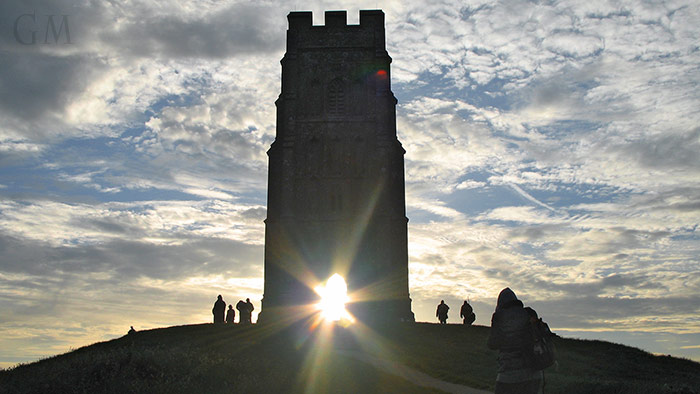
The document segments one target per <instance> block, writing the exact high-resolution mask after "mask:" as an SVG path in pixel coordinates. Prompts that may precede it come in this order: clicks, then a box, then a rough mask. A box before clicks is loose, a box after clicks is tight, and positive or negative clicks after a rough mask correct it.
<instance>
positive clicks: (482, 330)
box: [0, 323, 700, 394]
mask: <svg viewBox="0 0 700 394" xmlns="http://www.w3.org/2000/svg"><path fill="white" fill-rule="evenodd" d="M488 332H489V328H488V327H482V326H473V327H463V326H460V325H447V326H440V325H437V324H427V323H419V324H411V325H399V326H394V327H384V328H381V329H375V330H370V329H367V328H366V327H365V328H362V327H360V326H353V327H351V328H349V329H342V328H338V327H337V328H335V330H334V331H333V332H332V333H329V332H328V331H323V330H317V331H314V332H313V333H310V332H309V331H308V330H299V329H296V330H287V331H285V332H271V330H270V329H269V328H266V327H262V326H249V327H243V326H238V325H236V326H233V327H230V326H214V325H212V324H200V325H189V326H178V327H170V328H162V329H155V330H149V331H141V332H137V333H135V334H132V335H128V336H124V337H122V338H118V339H115V340H112V341H108V342H101V343H96V344H93V345H90V346H86V347H83V348H80V349H77V350H75V351H72V352H70V353H66V354H63V355H59V356H55V357H51V358H48V359H45V360H41V361H38V362H35V363H31V364H27V365H21V366H18V367H16V368H13V369H10V370H5V371H0V393H143V392H148V393H201V394H205V393H224V392H225V393H233V392H235V393H286V392H289V393H315V392H334V393H337V392H340V393H375V392H376V393H380V392H391V393H425V392H440V391H438V390H435V389H428V388H425V387H420V386H418V385H416V384H414V383H412V382H410V381H408V380H405V379H402V378H399V377H397V376H395V375H393V374H390V373H387V372H385V371H382V370H377V369H376V368H374V367H372V366H370V365H369V364H366V363H364V362H362V361H359V360H358V359H357V358H355V357H352V356H351V355H352V354H370V355H372V357H379V358H382V359H387V360H393V361H396V362H397V363H400V364H403V365H406V366H409V367H412V368H414V369H415V370H418V371H421V372H424V373H427V374H428V375H431V376H433V377H435V378H438V379H441V380H444V381H447V382H451V383H457V384H462V385H467V386H470V387H475V388H481V389H487V390H493V385H494V379H495V376H496V361H495V359H496V352H494V351H491V350H489V349H487V348H486V338H487V336H488ZM556 344H557V348H558V351H559V366H558V369H556V370H555V369H554V368H550V369H548V370H547V372H546V384H547V386H546V392H547V393H573V394H575V393H630V394H631V393H652V394H653V393H700V364H698V363H695V362H692V361H689V360H684V359H678V358H673V357H668V356H654V355H651V354H649V353H646V352H643V351H641V350H638V349H635V348H630V347H627V346H622V345H616V344H612V343H608V342H602V341H583V340H575V339H566V338H558V340H557V342H556Z"/></svg>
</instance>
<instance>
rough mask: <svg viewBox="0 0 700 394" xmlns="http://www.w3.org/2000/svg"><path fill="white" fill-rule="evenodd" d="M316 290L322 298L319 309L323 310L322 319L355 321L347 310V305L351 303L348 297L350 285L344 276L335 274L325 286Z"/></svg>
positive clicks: (320, 286)
mask: <svg viewBox="0 0 700 394" xmlns="http://www.w3.org/2000/svg"><path fill="white" fill-rule="evenodd" d="M315 290H316V292H317V293H318V295H320V296H321V301H320V302H319V303H318V309H320V310H321V317H322V318H323V319H324V320H326V321H339V320H341V319H347V320H349V321H351V322H352V321H353V320H354V319H353V318H352V316H350V313H348V311H347V310H346V309H345V303H347V302H348V301H350V297H348V285H347V284H346V283H345V279H343V277H342V276H340V275H338V274H333V276H331V277H330V278H328V281H327V282H326V284H325V285H319V286H317V287H316V289H315Z"/></svg>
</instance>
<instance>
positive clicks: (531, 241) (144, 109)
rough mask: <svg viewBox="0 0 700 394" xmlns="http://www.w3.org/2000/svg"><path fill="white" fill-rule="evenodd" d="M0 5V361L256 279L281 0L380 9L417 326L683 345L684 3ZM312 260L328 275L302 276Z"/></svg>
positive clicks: (695, 220) (688, 118)
mask: <svg viewBox="0 0 700 394" xmlns="http://www.w3.org/2000/svg"><path fill="white" fill-rule="evenodd" d="M359 4H360V5H362V6H359V7H343V6H341V5H340V3H336V2H312V3H309V5H310V6H309V7H305V8H304V9H297V7H296V6H294V5H293V4H292V3H289V2H281V1H279V2H278V1H269V2H265V3H262V4H259V5H251V4H247V3H236V2H201V3H187V4H186V5H182V4H180V3H177V2H175V1H169V2H168V1H166V2H165V3H162V2H161V3H157V4H156V3H153V2H148V1H142V2H136V3H133V4H130V5H129V6H117V5H113V4H90V5H84V4H78V5H76V4H73V2H70V1H67V0H61V1H36V2H32V3H31V6H30V5H26V4H25V3H24V2H21V1H14V0H13V1H7V2H3V3H2V4H1V5H0V15H2V16H1V17H0V18H1V19H0V63H1V64H2V66H3V67H2V68H3V73H2V75H0V124H2V126H0V163H1V165H0V251H1V252H2V257H0V299H2V303H1V304H0V316H2V318H1V319H0V348H2V349H3V350H4V351H3V354H2V355H0V367H3V368H7V367H10V366H13V365H16V364H18V363H26V362H31V361H36V360H38V359H41V358H44V357H47V356H51V355H55V354H61V353H65V352H67V351H69V350H70V349H71V348H76V347H81V346H85V345H88V344H90V343H94V342H98V341H103V340H109V339H113V338H116V337H120V336H122V335H124V334H126V332H127V331H128V329H129V326H134V327H135V328H136V329H137V330H144V329H149V328H159V327H168V326H174V325H183V324H197V323H204V322H210V321H211V313H210V309H211V307H212V305H213V303H214V301H215V300H216V296H217V295H218V294H222V295H223V298H224V300H226V302H227V303H228V304H234V305H235V303H236V302H237V301H238V300H239V299H242V300H245V299H246V298H250V299H251V300H252V301H253V303H254V305H255V308H256V309H255V311H254V318H253V320H254V321H255V320H256V318H257V313H258V312H259V311H260V298H261V297H262V289H263V261H264V259H263V247H264V224H263V219H264V218H265V215H266V205H267V202H266V197H267V165H268V163H267V156H266V151H267V149H269V147H270V145H271V143H272V141H273V140H274V137H275V126H276V125H275V123H276V119H275V104H274V103H275V100H276V99H277V96H278V95H279V93H280V89H281V87H280V72H281V66H280V63H279V61H280V59H281V58H282V55H283V54H284V51H285V38H286V29H287V19H286V16H287V14H288V13H289V12H292V11H302V10H305V11H312V12H313V23H314V25H323V24H324V20H323V18H324V14H323V13H324V11H326V10H347V17H348V24H358V23H359V10H360V9H382V10H383V11H384V14H385V18H386V22H385V29H386V46H387V51H388V53H389V55H390V56H391V57H392V58H393V62H392V64H391V89H392V91H393V92H394V95H395V96H396V97H397V99H398V104H397V132H398V139H399V141H400V142H401V143H402V144H403V146H404V148H405V149H406V155H405V177H406V209H407V217H408V218H409V223H408V233H409V286H410V289H409V290H410V297H411V299H412V301H413V302H412V310H413V312H414V314H415V316H416V321H417V322H433V323H435V322H437V319H436V318H435V317H434V316H435V307H436V306H437V304H438V303H439V302H440V300H442V299H444V300H445V302H446V303H447V304H448V305H450V307H451V309H450V318H449V320H448V323H457V322H459V306H460V305H461V304H462V302H463V300H466V299H469V300H470V301H471V304H472V306H473V307H474V310H475V313H476V322H475V323H474V324H478V325H485V326H488V325H490V318H491V314H492V313H493V310H494V307H495V303H496V297H497V296H498V293H499V292H500V290H501V289H502V288H504V287H510V288H511V289H513V290H514V291H515V293H516V294H517V295H518V298H520V299H521V300H522V301H523V302H524V304H525V305H529V306H532V307H533V308H534V309H535V310H536V311H537V312H538V313H539V315H540V317H542V318H543V319H544V320H545V321H547V322H548V323H549V325H550V327H551V328H552V330H553V331H554V332H556V333H558V334H560V335H563V336H567V337H572V338H581V339H600V340H607V341H611V342H615V343H621V344H625V345H629V346H634V347H637V348H641V349H643V350H646V351H649V352H652V353H655V354H671V355H673V356H677V357H684V358H689V359H691V360H694V361H700V345H698V343H700V320H698V318H697V316H698V315H699V312H700V306H699V305H700V260H699V257H698V256H700V242H698V241H699V238H700V236H699V234H698V224H699V223H700V156H699V155H698V154H697V152H698V151H700V126H699V125H700V100H699V98H700V93H698V89H696V87H697V85H698V83H699V82H698V81H700V69H699V68H698V67H697V65H698V64H700V50H699V49H698V45H697V42H698V39H699V38H700V28H698V27H696V26H695V23H694V22H695V21H696V20H697V18H698V16H700V5H699V4H694V3H692V2H687V1H678V2H669V3H663V4H648V3H644V2H636V1H626V2H621V3H616V4H615V5H609V4H607V3H594V2H589V3H586V4H579V3H578V2H566V1H562V2H551V3H547V4H534V3H528V2H510V3H507V4H504V3H490V2H485V1H484V2H477V1H470V2H467V3H464V2H454V3H442V4H430V5H424V4H422V3H420V2H417V1H410V2H408V3H406V2H401V3H399V2H359ZM323 279H324V280H325V279H328V278H323Z"/></svg>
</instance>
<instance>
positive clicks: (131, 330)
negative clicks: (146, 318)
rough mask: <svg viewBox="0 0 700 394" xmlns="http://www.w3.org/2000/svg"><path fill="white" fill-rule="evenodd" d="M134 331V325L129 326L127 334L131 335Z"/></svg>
mask: <svg viewBox="0 0 700 394" xmlns="http://www.w3.org/2000/svg"><path fill="white" fill-rule="evenodd" d="M135 333H136V330H134V326H131V328H130V329H129V332H127V335H132V334H135Z"/></svg>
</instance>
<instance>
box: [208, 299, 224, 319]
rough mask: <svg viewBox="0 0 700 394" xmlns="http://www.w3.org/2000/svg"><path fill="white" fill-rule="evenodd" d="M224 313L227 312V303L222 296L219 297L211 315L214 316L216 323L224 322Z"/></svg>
mask: <svg viewBox="0 0 700 394" xmlns="http://www.w3.org/2000/svg"><path fill="white" fill-rule="evenodd" d="M224 312H226V301H224V299H223V297H221V294H219V297H217V299H216V302H215V303H214V307H213V308H212V309H211V313H213V314H214V323H223V322H224Z"/></svg>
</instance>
